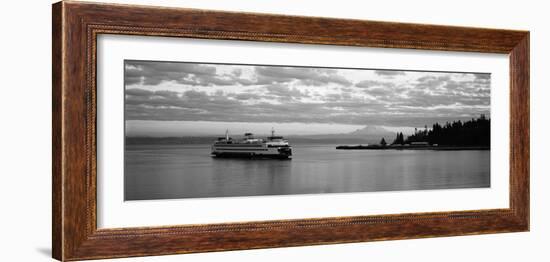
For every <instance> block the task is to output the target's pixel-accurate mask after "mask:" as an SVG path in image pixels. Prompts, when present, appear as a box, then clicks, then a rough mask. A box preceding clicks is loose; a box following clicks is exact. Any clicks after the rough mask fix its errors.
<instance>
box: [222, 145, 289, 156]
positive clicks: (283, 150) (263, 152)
mask: <svg viewBox="0 0 550 262" xmlns="http://www.w3.org/2000/svg"><path fill="white" fill-rule="evenodd" d="M212 156H213V157H225V158H255V159H257V158H275V159H288V158H290V157H291V156H292V148H290V147H280V148H265V147H261V148H255V149H252V148H243V149H237V148H227V147H222V148H216V147H214V148H213V150H212Z"/></svg>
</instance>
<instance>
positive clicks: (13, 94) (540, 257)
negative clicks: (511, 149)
mask: <svg viewBox="0 0 550 262" xmlns="http://www.w3.org/2000/svg"><path fill="white" fill-rule="evenodd" d="M104 1H106V2H120V3H136V4H155V5H165V6H182V7H193V8H205V9H219V10H232V11H249V12H264V13H280V14H293V15H313V16H326V17H340V18H357V19H370V20H385V21H402V22H416V23H432V24H448V25H461V26H475V27H494V28H508V29H525V30H530V31H531V54H532V55H531V130H532V131H531V141H533V142H532V143H531V200H532V206H531V208H532V209H531V210H532V211H531V232H529V233H514V234H497V235H481V236H468V237H448V238H431V239H420V240H401V241H385V242H374V243H358V244H341V245H327V246H313V247H295V248H278V249H263V250H251V251H233V252H217V253H207V254H191V255H179V256H163V257H150V258H133V259H127V260H126V259H123V261H181V260H184V261H228V260H238V261H260V260H261V261H285V260H289V259H301V260H304V261H308V260H316V261H335V260H336V261H338V260H340V261H342V260H345V261H364V260H366V259H368V260H370V261H400V260H409V261H417V260H423V261H441V260H444V261H497V260H498V261H548V260H549V257H550V255H549V254H548V253H547V250H546V249H547V247H548V245H549V244H548V243H550V211H549V208H548V207H549V206H550V205H549V204H548V203H547V201H550V190H548V189H547V187H549V186H550V178H549V174H548V167H547V165H546V163H545V160H546V159H548V151H546V150H547V149H548V148H550V140H549V139H548V137H547V136H548V134H547V133H548V130H549V128H550V125H549V124H548V121H549V120H548V117H547V115H546V114H545V111H549V110H550V106H549V103H547V101H546V100H547V99H548V98H550V89H549V87H550V80H549V79H550V77H548V74H547V73H546V72H547V71H548V70H549V68H550V62H549V60H550V54H549V49H550V27H548V26H547V23H548V22H550V19H549V18H548V14H547V11H548V10H549V8H548V7H547V6H546V4H545V1H535V0H532V1H531V0H524V1H479V0H477V1H472V0H463V1H436V0H433V1H420V0H417V1H407V0H401V1H389V0H388V1H370V2H367V1H348V0H338V1H315V0H303V1H292V0H277V1H276V0H269V1H267V0H266V1H252V0H232V1H221V0H220V1H216V0H203V1H197V0H195V1H184V0H179V1H174V0H170V1H168V0H164V1H146V0H132V1H124V0H119V1H108V0H104ZM51 3H52V2H51V1H44V0H42V1H38V0H34V1H9V2H6V3H4V4H3V5H2V9H1V11H0V19H1V20H0V21H1V23H0V27H1V31H0V32H1V35H2V40H0V72H1V74H0V76H1V81H0V83H1V84H0V88H1V89H0V90H1V91H0V123H1V127H0V175H1V177H2V181H1V182H0V201H1V202H0V210H2V211H1V212H2V214H1V215H0V241H1V242H0V244H1V246H2V248H1V252H0V260H1V261H49V260H50V258H49V257H50V253H51V249H50V246H51V240H50V239H51V233H50V232H51V226H50V225H51V211H50V209H51V171H50V170H51V145H50V144H51V142H50V138H51V131H50V129H51V124H50V123H51V113H50V112H51V102H50V100H51V25H50V23H51V22H50V19H51V11H50V4H51Z"/></svg>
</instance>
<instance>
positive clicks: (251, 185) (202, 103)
mask: <svg viewBox="0 0 550 262" xmlns="http://www.w3.org/2000/svg"><path fill="white" fill-rule="evenodd" d="M124 93H125V95H124V118H125V123H124V124H125V131H124V134H123V135H124V137H125V145H124V199H125V200H126V201H130V200H154V199H187V198H211V197H245V196H268V195H296V194H326V193H354V192H381V191H409V190H438V189H464V188H488V187H490V185H491V179H490V171H491V170H490V140H491V139H490V133H491V131H490V127H491V118H490V109H491V105H490V101H491V74H488V73H482V72H439V71H421V70H400V69H367V68H327V67H315V66H308V67H304V66H287V65H251V64H220V63H206V62H200V63H199V62H181V61H142V60H125V62H124Z"/></svg>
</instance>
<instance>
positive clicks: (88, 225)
mask: <svg viewBox="0 0 550 262" xmlns="http://www.w3.org/2000/svg"><path fill="white" fill-rule="evenodd" d="M52 14H53V21H52V26H53V30H52V32H53V45H52V63H53V67H52V68H53V72H52V76H53V81H52V85H53V86H52V103H53V107H52V113H53V117H52V128H53V137H52V154H53V162H52V171H53V185H52V190H53V195H52V201H53V220H52V223H53V233H52V246H53V257H54V258H56V259H59V260H63V261H68V260H82V259H96V258H113V257H126V256H144V255H162V254H176V253H191V252H207V251H221V250H236V249H251V248H267V247H282V246H300V245H318V244H329V243H347V242H358V241H378V240H388V239H408V238H421V237H439V236H453V235H471V234H483V233H499V232H519V231H526V230H529V33H528V32H525V31H510V30H497V29H484V28H465V27H450V26H436V25H420V24H403V23H388V22H376V21H359V20H343V19H327V18H316V17H294V16H281V15H260V14H250V13H230V12H217V11H205V10H193V9H180V8H159V7H144V6H128V5H112V4H97V3H80V2H60V3H56V4H54V5H53V12H52ZM99 34H126V35H146V36H167V37H190V38H207V39H229V40H245V41H267V42H291V43H304V44H326V45H345V46H364V47H384V48H410V49H423V50H444V51H469V52H487V53H504V54H509V55H510V87H511V88H510V90H511V91H510V98H511V108H510V128H511V132H510V146H511V151H510V208H508V209H493V210H475V211H456V212H437V213H415V214H395V215H379V216H355V217H338V218H309V219H297V220H279V221H267V222H246V223H224V224H205V225H180V226H166V227H145V228H118V229H98V228H97V224H96V219H97V214H96V208H97V201H96V198H97V195H96V191H97V188H96V178H97V176H96V175H97V174H96V132H95V128H96V105H97V101H96V64H97V63H96V62H97V61H96V43H97V36H98V35H99Z"/></svg>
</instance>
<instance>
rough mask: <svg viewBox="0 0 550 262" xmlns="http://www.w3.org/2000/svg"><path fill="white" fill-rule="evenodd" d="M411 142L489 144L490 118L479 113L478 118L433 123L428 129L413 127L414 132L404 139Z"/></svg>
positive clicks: (455, 144)
mask: <svg viewBox="0 0 550 262" xmlns="http://www.w3.org/2000/svg"><path fill="white" fill-rule="evenodd" d="M412 142H428V143H429V144H431V145H433V144H438V145H447V146H490V143H491V120H490V119H487V118H486V117H485V115H481V116H480V117H479V118H478V119H472V120H468V121H465V122H462V121H460V120H458V121H453V122H452V123H449V122H447V123H445V125H443V126H442V125H440V124H439V123H435V124H433V126H432V129H431V130H428V128H427V126H425V127H424V130H417V129H416V128H415V131H414V134H412V135H411V136H408V137H407V139H406V140H405V143H412Z"/></svg>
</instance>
